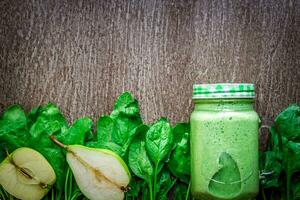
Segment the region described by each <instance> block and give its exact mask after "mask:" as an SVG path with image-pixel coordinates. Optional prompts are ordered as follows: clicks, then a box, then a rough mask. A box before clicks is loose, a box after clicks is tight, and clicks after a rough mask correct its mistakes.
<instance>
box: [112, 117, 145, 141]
mask: <svg viewBox="0 0 300 200" xmlns="http://www.w3.org/2000/svg"><path fill="white" fill-rule="evenodd" d="M114 122H115V123H114V131H113V135H112V141H113V142H115V143H117V144H119V145H121V146H123V144H125V143H126V142H127V140H129V139H132V137H133V135H134V133H135V129H136V128H137V127H138V126H139V125H141V123H142V121H141V120H140V119H139V118H128V117H122V116H119V117H117V118H115V119H114Z"/></svg>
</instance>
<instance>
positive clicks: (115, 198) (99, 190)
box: [51, 137, 130, 200]
mask: <svg viewBox="0 0 300 200" xmlns="http://www.w3.org/2000/svg"><path fill="white" fill-rule="evenodd" d="M51 139H52V140H53V141H54V142H55V143H56V144H58V145H59V146H61V147H62V148H64V149H66V151H67V162H68V164H69V166H70V168H71V170H72V172H73V174H74V177H75V180H76V183H77V185H78V187H79V188H80V190H81V192H82V193H83V194H84V195H85V196H86V197H87V198H89V199H91V200H122V199H123V198H124V192H125V191H126V190H127V185H128V184H129V181H130V172H129V170H128V167H127V165H126V164H125V162H124V161H123V160H122V158H121V157H119V156H118V155H117V154H116V153H114V152H112V151H110V150H106V149H96V148H88V147H85V146H81V145H68V146H66V145H64V144H62V143H60V142H59V141H57V140H56V138H54V137H51Z"/></svg>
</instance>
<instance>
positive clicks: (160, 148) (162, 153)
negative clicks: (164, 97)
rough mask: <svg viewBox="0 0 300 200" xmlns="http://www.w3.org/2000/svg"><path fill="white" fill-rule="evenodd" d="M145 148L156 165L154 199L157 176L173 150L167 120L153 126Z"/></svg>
mask: <svg viewBox="0 0 300 200" xmlns="http://www.w3.org/2000/svg"><path fill="white" fill-rule="evenodd" d="M145 147H146V150H147V153H148V155H149V158H150V159H151V161H152V162H153V163H154V174H153V176H154V181H153V197H155V196H156V193H157V192H158V191H156V184H157V176H158V174H159V172H160V170H161V169H162V167H163V161H165V160H166V159H167V157H168V155H169V154H170V151H171V149H172V148H173V134H172V128H171V126H170V124H169V123H168V122H167V120H166V119H164V118H162V119H160V120H159V121H158V122H156V123H155V124H153V125H152V126H151V127H150V129H149V130H148V131H147V133H146V142H145Z"/></svg>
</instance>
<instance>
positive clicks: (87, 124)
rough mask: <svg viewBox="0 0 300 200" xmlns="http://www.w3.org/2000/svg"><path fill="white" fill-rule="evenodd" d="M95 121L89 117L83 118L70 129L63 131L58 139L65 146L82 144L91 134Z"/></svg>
mask: <svg viewBox="0 0 300 200" xmlns="http://www.w3.org/2000/svg"><path fill="white" fill-rule="evenodd" d="M92 126H93V121H92V120H91V119H90V118H88V117H83V118H81V119H78V120H76V121H75V122H74V124H73V125H72V126H71V127H70V128H68V129H62V133H61V134H60V135H59V137H57V139H58V140H59V141H61V142H62V143H64V144H65V145H71V144H80V145H83V144H84V141H85V140H86V138H87V137H88V135H89V134H91V131H92Z"/></svg>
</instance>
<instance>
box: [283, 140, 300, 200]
mask: <svg viewBox="0 0 300 200" xmlns="http://www.w3.org/2000/svg"><path fill="white" fill-rule="evenodd" d="M283 168H284V171H285V172H286V177H287V197H288V198H291V199H293V197H292V185H293V183H292V180H293V176H294V174H296V173H297V172H300V143H295V142H292V141H289V142H288V144H287V145H286V148H285V149H284V155H283ZM298 175H299V174H298Z"/></svg>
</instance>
